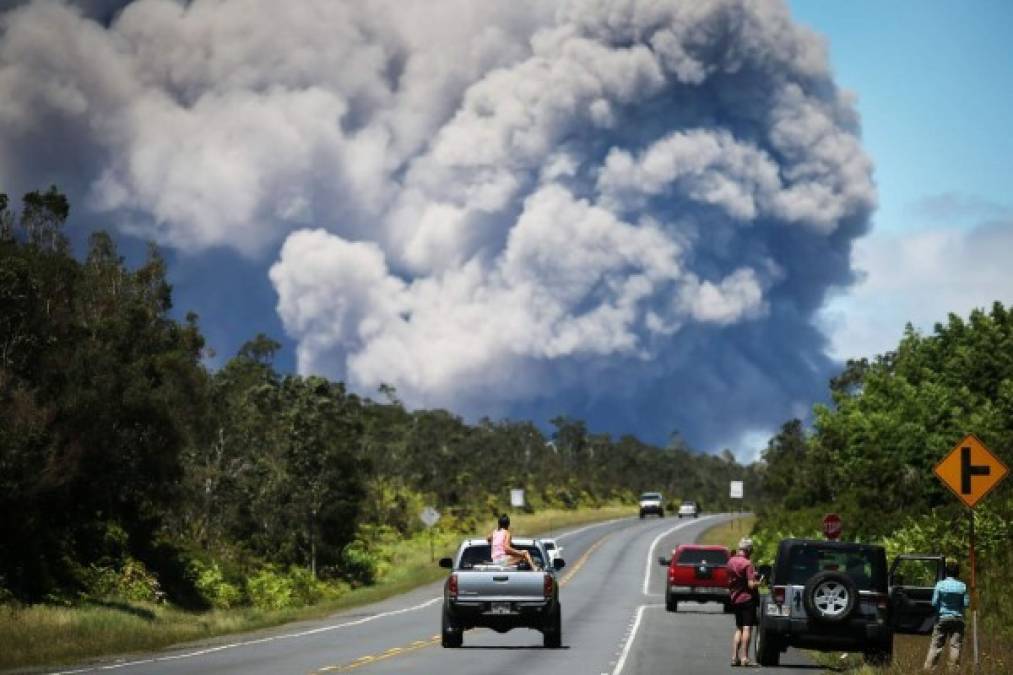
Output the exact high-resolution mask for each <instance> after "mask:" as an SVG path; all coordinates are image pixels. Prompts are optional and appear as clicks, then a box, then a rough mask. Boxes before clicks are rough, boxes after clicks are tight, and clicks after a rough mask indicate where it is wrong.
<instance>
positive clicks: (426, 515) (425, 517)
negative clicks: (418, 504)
mask: <svg viewBox="0 0 1013 675" xmlns="http://www.w3.org/2000/svg"><path fill="white" fill-rule="evenodd" d="M419 518H420V519H421V520H422V522H423V523H425V524H426V527H432V526H433V525H435V524H436V521H438V520H439V519H440V512H439V511H437V510H436V509H434V508H433V507H432V506H427V507H426V508H424V509H422V511H421V512H420V513H419Z"/></svg>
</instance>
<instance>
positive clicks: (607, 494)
mask: <svg viewBox="0 0 1013 675" xmlns="http://www.w3.org/2000/svg"><path fill="white" fill-rule="evenodd" d="M69 213H70V205H69V204H68V201H67V199H66V198H65V197H64V196H63V195H62V194H60V193H59V192H58V191H57V190H56V189H55V188H53V189H50V190H49V191H47V192H33V193H30V194H28V195H26V196H25V197H24V200H23V203H22V206H21V208H20V209H19V210H16V209H15V208H14V207H13V206H11V205H10V204H9V201H8V198H7V197H6V196H3V195H0V512H2V513H3V514H4V516H3V518H2V519H0V541H2V542H3V546H2V547H0V600H3V599H14V600H18V601H38V600H48V601H74V600H76V599H80V598H87V597H99V596H102V595H103V594H108V593H114V594H119V595H121V596H126V597H129V598H132V599H140V600H146V599H158V598H164V597H166V596H168V599H169V600H172V601H174V602H176V603H179V604H181V605H184V606H192V607H201V606H205V607H206V606H225V607H227V606H230V605H235V604H242V603H247V602H251V599H252V600H255V599H256V595H257V588H258V584H261V585H264V584H270V583H273V582H275V581H277V577H278V575H289V577H292V576H293V575H294V576H295V577H297V578H298V579H301V580H302V582H303V583H311V584H312V583H313V582H315V580H324V581H326V580H338V581H340V582H341V583H345V584H368V583H370V582H371V581H373V579H374V577H375V575H376V574H377V561H376V559H375V556H374V555H373V551H372V547H373V546H374V543H375V541H377V540H378V538H381V537H391V536H394V537H398V536H401V537H410V536H413V535H414V534H417V533H418V531H419V530H420V529H421V528H422V527H423V525H422V523H421V522H420V521H419V518H418V513H419V511H420V510H421V508H422V507H423V506H424V505H427V504H431V505H433V506H435V507H436V508H438V509H439V510H440V511H441V512H442V513H444V518H443V519H442V520H441V527H443V528H450V529H452V530H454V531H459V532H474V531H476V530H477V529H478V528H484V527H485V526H486V524H487V523H488V522H489V519H490V517H491V516H492V515H494V514H496V513H498V512H500V511H501V510H505V509H507V508H508V495H509V492H508V491H509V489H510V488H518V487H519V488H524V489H525V490H526V492H527V498H528V505H527V507H526V508H527V509H529V510H531V509H535V510H537V509H541V508H545V507H557V508H558V507H563V508H578V507H583V506H594V505H598V504H603V503H609V502H617V501H625V502H628V503H630V504H631V512H632V508H633V506H632V505H633V500H634V499H635V496H636V494H637V493H638V492H640V491H642V490H647V489H651V490H663V491H664V492H665V494H666V495H667V496H669V498H670V499H673V500H675V499H680V498H683V497H690V498H693V499H697V500H699V501H701V502H702V503H703V505H704V506H705V508H709V509H717V508H723V507H728V506H729V504H728V499H727V490H728V481H729V480H733V479H735V480H741V479H745V480H746V481H748V482H749V484H752V485H755V484H756V481H757V480H758V478H757V476H756V471H757V468H756V467H743V466H741V465H739V464H737V463H736V462H735V460H734V457H733V456H732V455H731V454H730V453H729V452H727V451H726V452H724V453H722V454H721V455H717V456H714V455H706V454H700V453H697V452H694V451H693V450H692V449H690V448H689V447H687V446H686V444H685V443H684V442H682V441H681V440H680V439H679V438H678V436H674V437H673V440H672V442H671V443H670V444H669V446H668V447H665V448H659V447H654V446H651V445H649V444H645V443H643V442H641V441H639V440H637V439H636V438H634V437H632V436H624V437H622V438H611V437H610V436H608V435H602V434H595V433H592V432H591V431H589V429H588V427H587V426H586V424H585V423H584V422H582V421H580V420H575V419H569V418H566V417H559V418H556V419H555V420H553V422H552V425H553V426H552V429H551V432H550V433H546V432H544V431H543V430H542V429H539V428H538V427H537V426H536V425H534V424H532V423H530V422H525V421H511V420H503V421H494V420H488V419H483V420H480V421H478V422H476V423H468V422H466V421H464V420H462V419H461V418H460V417H458V416H456V415H455V414H453V413H452V412H450V411H446V410H416V411H410V410H407V409H406V408H405V407H404V406H403V405H402V404H401V402H400V401H399V400H398V398H397V392H396V390H394V389H393V388H391V387H381V389H380V391H378V392H376V397H377V400H373V399H371V398H365V397H361V396H358V395H356V394H355V393H352V392H349V391H347V390H346V388H345V387H344V385H343V384H342V383H340V382H331V381H328V380H326V379H323V378H320V377H314V376H305V377H304V376H300V375H294V374H288V373H280V372H278V371H277V370H276V369H275V368H274V366H273V358H274V356H275V354H276V352H277V350H278V349H279V344H278V343H277V342H275V341H274V340H272V339H270V338H269V337H266V336H264V335H256V336H251V339H250V340H249V341H248V342H247V343H246V344H245V345H244V346H243V347H242V349H240V350H239V353H238V354H236V355H235V356H234V357H233V358H231V359H230V360H229V361H228V362H227V363H226V364H225V365H224V366H223V367H221V368H220V369H218V370H212V369H209V368H208V367H206V365H205V359H204V356H205V353H206V350H207V347H206V345H205V341H204V338H203V337H202V335H201V331H200V326H199V321H198V317H197V316H195V315H193V314H188V315H186V316H185V318H184V319H183V320H178V319H176V318H174V313H173V311H172V309H173V308H172V289H171V287H170V285H169V284H168V283H167V281H166V268H165V263H164V261H163V259H162V258H161V257H160V254H159V251H158V250H157V248H155V247H154V246H152V247H150V249H149V252H148V256H147V259H146V260H145V261H144V262H143V263H142V264H140V265H139V266H136V268H134V269H131V268H129V267H128V266H127V265H126V264H125V262H124V259H123V258H122V257H121V256H120V255H119V253H118V252H117V248H116V245H115V243H114V241H113V239H112V238H111V237H110V236H109V235H108V234H106V233H104V232H95V233H93V234H91V236H90V239H89V242H88V246H87V252H86V254H85V255H83V256H82V258H83V259H78V258H77V257H75V256H74V254H73V251H72V250H71V246H70V244H69V239H68V237H67V234H66V232H65V231H64V227H65V224H66V222H67V219H68V217H69ZM272 575H274V576H272ZM307 579H308V581H307Z"/></svg>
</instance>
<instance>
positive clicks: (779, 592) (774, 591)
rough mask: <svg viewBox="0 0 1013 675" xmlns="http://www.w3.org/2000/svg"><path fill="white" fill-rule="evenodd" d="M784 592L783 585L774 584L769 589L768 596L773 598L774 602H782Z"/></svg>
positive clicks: (781, 603) (780, 603)
mask: <svg viewBox="0 0 1013 675" xmlns="http://www.w3.org/2000/svg"><path fill="white" fill-rule="evenodd" d="M784 593H785V588H784V586H774V587H773V588H771V589H770V597H772V598H774V602H776V603H777V604H779V605H783V604H784Z"/></svg>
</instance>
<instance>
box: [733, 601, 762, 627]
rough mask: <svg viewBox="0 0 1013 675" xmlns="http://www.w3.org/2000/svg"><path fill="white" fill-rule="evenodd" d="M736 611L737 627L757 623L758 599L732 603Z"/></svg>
mask: <svg viewBox="0 0 1013 675" xmlns="http://www.w3.org/2000/svg"><path fill="white" fill-rule="evenodd" d="M732 609H733V611H734V612H735V627H736V628H744V627H746V626H755V625H756V600H750V601H749V602H742V603H738V604H735V605H732Z"/></svg>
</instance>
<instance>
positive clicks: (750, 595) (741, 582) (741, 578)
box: [727, 553, 759, 605]
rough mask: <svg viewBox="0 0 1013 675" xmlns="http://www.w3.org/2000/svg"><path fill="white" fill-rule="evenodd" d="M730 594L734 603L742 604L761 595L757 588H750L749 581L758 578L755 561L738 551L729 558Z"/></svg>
mask: <svg viewBox="0 0 1013 675" xmlns="http://www.w3.org/2000/svg"><path fill="white" fill-rule="evenodd" d="M727 569H728V595H729V599H730V600H731V601H732V604H733V605H740V604H742V603H744V602H749V601H750V600H755V599H757V597H758V596H759V594H758V593H757V592H756V589H755V588H754V589H751V588H749V583H748V582H749V581H750V580H756V578H757V576H756V570H755V569H753V563H751V562H750V561H749V558H747V557H746V556H744V555H739V554H738V553H736V554H735V555H733V556H732V557H731V558H729V559H728V567H727Z"/></svg>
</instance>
